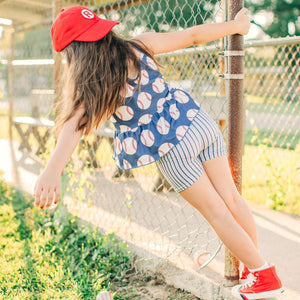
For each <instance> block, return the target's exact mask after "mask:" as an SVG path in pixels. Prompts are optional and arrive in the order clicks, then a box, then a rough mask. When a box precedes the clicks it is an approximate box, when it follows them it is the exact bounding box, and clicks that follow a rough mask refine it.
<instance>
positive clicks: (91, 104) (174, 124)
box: [34, 6, 282, 299]
mask: <svg viewBox="0 0 300 300" xmlns="http://www.w3.org/2000/svg"><path fill="white" fill-rule="evenodd" d="M246 11H247V9H246V8H243V9H241V10H240V11H239V13H238V14H237V15H236V17H235V19H234V20H232V21H228V22H224V23H221V24H205V25H198V26H194V27H191V28H188V29H186V30H182V31H179V32H171V33H153V32H151V33H144V34H141V35H139V36H137V37H135V38H134V39H132V40H125V39H123V38H121V37H119V36H118V35H117V34H116V33H114V32H113V31H112V28H113V27H114V26H115V25H117V24H118V22H114V21H109V20H104V19H100V18H99V17H98V16H97V15H96V14H94V13H93V12H92V11H91V10H89V9H87V8H85V7H82V6H73V7H69V8H67V9H65V10H62V11H61V13H60V14H59V15H58V17H57V18H56V20H55V21H54V23H53V26H52V30H51V36H52V41H53V47H54V49H55V50H56V51H57V52H60V51H62V53H63V55H64V57H65V59H66V68H65V76H64V79H65V81H66V82H65V86H64V89H65V90H64V92H65V97H63V101H62V103H61V105H60V110H59V111H58V120H57V124H56V127H57V129H58V131H60V135H59V138H58V141H57V145H56V147H55V150H54V152H53V154H52V156H51V158H50V160H49V162H48V164H47V166H46V167H45V169H44V171H43V172H42V173H41V174H40V176H39V178H38V180H37V182H36V185H35V191H34V194H35V205H36V206H39V207H41V208H44V207H48V206H50V205H51V204H52V201H54V203H57V201H59V197H60V179H61V173H62V170H63V168H64V166H65V165H66V163H67V161H68V159H69V158H70V156H71V154H72V152H73V150H74V149H75V147H76V145H77V143H78V142H79V140H80V138H81V136H82V135H83V134H85V135H88V134H89V133H90V132H92V130H93V129H94V128H96V127H97V126H98V125H99V124H100V123H101V122H102V121H105V120H108V119H110V120H111V121H112V122H113V123H114V125H115V129H116V130H115V139H114V146H115V151H114V152H115V153H114V158H115V160H116V164H117V165H118V166H119V167H120V168H122V169H131V168H136V167H139V166H142V165H146V164H149V163H152V162H156V163H157V165H158V167H159V169H160V171H161V172H162V173H163V175H164V176H165V177H166V179H167V180H168V181H169V182H170V183H171V184H172V186H173V188H174V189H175V190H176V191H177V192H178V193H180V195H181V196H182V197H183V198H184V199H186V200H187V201H188V202H189V203H190V204H191V205H193V206H194V207H195V208H196V209H197V210H199V212H200V213H202V214H203V216H204V217H205V218H206V219H207V220H208V222H209V223H210V224H211V226H212V227H213V228H214V230H215V231H216V232H217V234H218V236H219V237H220V239H221V240H222V241H223V243H224V244H225V245H226V246H227V247H228V248H229V249H230V250H231V252H232V253H233V254H234V255H236V257H238V258H239V259H240V260H241V261H242V262H243V263H244V269H243V272H242V278H241V279H242V280H244V281H245V280H246V281H245V283H244V284H243V285H238V286H236V287H234V288H233V289H232V292H233V295H234V296H235V297H237V298H239V299H241V298H242V299H258V298H262V297H263V298H266V297H274V296H276V295H279V294H280V293H281V292H282V285H281V282H280V280H279V278H278V276H277V275H276V271H275V267H274V266H273V265H269V264H268V263H266V262H265V260H264V259H263V258H262V257H261V255H260V253H259V252H258V250H257V237H256V228H255V224H254V219H253V217H252V215H251V212H250V210H249V209H248V207H247V204H246V202H245V201H244V199H243V198H242V197H241V195H240V194H239V193H238V191H237V189H236V187H235V185H234V182H233V179H232V177H231V173H230V170H229V166H228V161H227V158H226V151H225V146H224V142H223V138H222V135H221V132H220V131H219V129H218V127H217V126H216V124H215V123H214V121H213V120H212V119H211V118H210V117H209V116H208V115H207V114H206V113H205V112H204V111H203V110H202V109H201V108H199V107H198V105H197V104H196V103H195V102H194V100H193V99H192V98H191V97H190V96H189V95H188V94H187V93H185V92H184V91H182V90H179V89H170V88H169V87H168V85H167V84H166V82H165V81H164V79H163V77H162V75H161V73H160V72H159V70H158V68H157V64H156V61H155V59H154V55H155V54H159V53H165V52H170V51H174V50H177V49H180V48H184V47H188V46H192V45H198V44H202V43H207V42H210V41H214V40H217V39H220V38H223V37H225V36H228V35H232V34H241V35H244V34H247V33H248V30H249V27H250V20H249V18H248V17H247V16H246V15H245V13H246ZM199 195H201V197H199Z"/></svg>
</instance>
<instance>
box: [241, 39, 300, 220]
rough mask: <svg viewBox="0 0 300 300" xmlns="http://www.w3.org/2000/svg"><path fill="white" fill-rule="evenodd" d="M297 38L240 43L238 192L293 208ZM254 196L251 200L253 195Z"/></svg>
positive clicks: (299, 102) (298, 177)
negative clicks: (242, 107) (242, 113)
mask: <svg viewBox="0 0 300 300" xmlns="http://www.w3.org/2000/svg"><path fill="white" fill-rule="evenodd" d="M299 47H300V39H299V37H295V38H285V39H276V40H270V41H266V42H265V41H256V42H252V43H248V44H246V45H245V50H246V56H245V82H244V87H245V88H244V90H245V94H246V98H247V112H246V113H247V122H246V132H245V142H246V148H245V158H246V157H251V158H252V159H251V161H249V160H246V159H244V168H243V170H244V174H243V176H244V188H243V191H244V193H243V194H244V196H245V197H246V198H250V199H251V200H254V199H253V197H254V196H253V195H255V197H257V199H259V201H260V203H263V204H266V205H268V206H269V207H271V208H275V209H283V210H287V211H290V212H293V213H296V214H299V212H300V211H299V199H300V193H299V184H300V174H299V173H300V172H299V161H300V154H299V151H300V148H299V141H300V117H299V112H300V87H299V83H300V82H299V80H300V75H299V74H300V73H299V65H300V55H299V53H300V52H299V50H300V48H299ZM256 201H257V200H256Z"/></svg>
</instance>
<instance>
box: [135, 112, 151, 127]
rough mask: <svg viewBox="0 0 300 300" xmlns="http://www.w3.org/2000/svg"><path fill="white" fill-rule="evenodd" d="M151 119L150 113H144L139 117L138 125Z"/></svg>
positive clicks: (147, 122)
mask: <svg viewBox="0 0 300 300" xmlns="http://www.w3.org/2000/svg"><path fill="white" fill-rule="evenodd" d="M151 120H152V115H150V114H145V115H143V116H141V117H140V118H139V121H138V125H139V126H140V125H143V124H149V123H150V122H151Z"/></svg>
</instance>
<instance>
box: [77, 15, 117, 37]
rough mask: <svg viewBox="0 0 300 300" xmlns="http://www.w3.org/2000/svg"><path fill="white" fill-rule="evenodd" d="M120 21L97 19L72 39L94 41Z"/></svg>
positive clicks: (103, 35)
mask: <svg viewBox="0 0 300 300" xmlns="http://www.w3.org/2000/svg"><path fill="white" fill-rule="evenodd" d="M119 23H120V22H116V21H111V20H104V19H99V21H98V22H97V23H95V24H94V25H93V26H91V27H90V28H88V29H87V30H86V31H85V32H83V33H82V34H81V35H79V36H78V37H76V39H74V41H79V42H95V41H98V40H100V39H102V38H103V37H105V36H106V35H107V34H108V33H109V32H110V31H111V30H112V29H113V27H115V26H116V25H118V24H119Z"/></svg>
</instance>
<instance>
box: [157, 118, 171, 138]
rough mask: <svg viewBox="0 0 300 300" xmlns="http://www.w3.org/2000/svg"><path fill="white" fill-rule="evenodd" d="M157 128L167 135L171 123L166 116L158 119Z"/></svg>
mask: <svg viewBox="0 0 300 300" xmlns="http://www.w3.org/2000/svg"><path fill="white" fill-rule="evenodd" d="M156 128H157V131H158V132H159V133H160V134H162V135H166V134H168V133H169V131H170V123H169V122H168V121H167V120H166V119H165V118H164V117H160V118H159V120H158V121H157V124H156Z"/></svg>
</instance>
